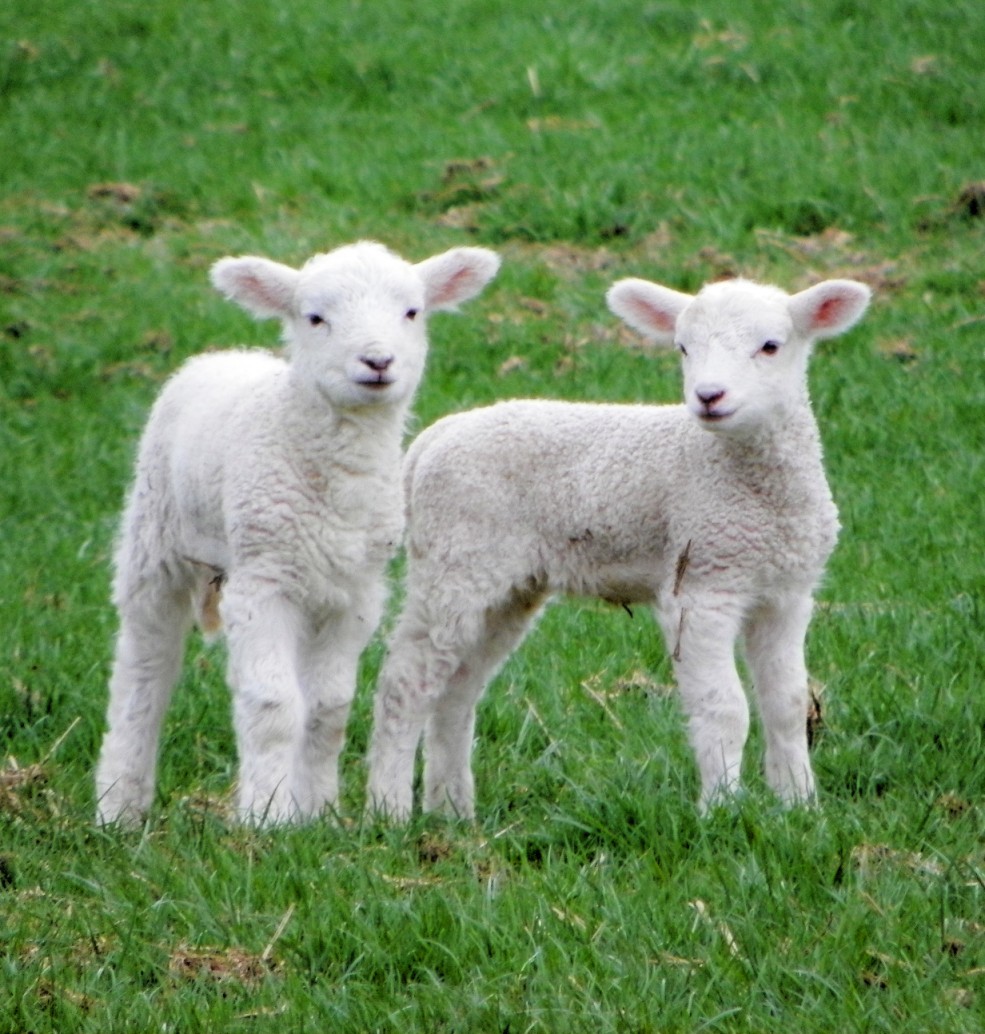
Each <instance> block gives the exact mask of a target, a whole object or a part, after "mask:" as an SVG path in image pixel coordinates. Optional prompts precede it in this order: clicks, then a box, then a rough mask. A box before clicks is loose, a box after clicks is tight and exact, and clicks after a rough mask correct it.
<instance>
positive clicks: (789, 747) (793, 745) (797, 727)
mask: <svg viewBox="0 0 985 1034" xmlns="http://www.w3.org/2000/svg"><path fill="white" fill-rule="evenodd" d="M812 609H813V603H812V600H811V598H810V597H809V596H798V597H794V598H791V599H785V600H783V601H781V602H779V603H777V604H774V605H771V606H768V607H761V608H760V609H759V610H757V611H756V612H755V613H754V614H753V615H752V617H751V618H750V619H749V621H748V623H747V628H746V636H745V639H746V658H747V660H748V662H749V668H750V670H751V672H752V677H753V685H754V687H755V690H756V697H757V699H758V701H759V710H760V714H761V715H762V719H763V729H764V732H765V734H766V763H765V769H766V781H767V782H768V783H769V785H770V786H771V787H772V789H773V790H775V791H776V793H777V794H778V795H779V796H780V797H781V799H782V800H784V801H785V802H787V803H793V802H796V801H804V800H810V799H811V798H812V797H813V796H814V774H813V772H812V771H811V762H810V757H809V756H808V751H807V695H808V687H807V666H806V664H805V663H804V638H805V636H806V634H807V626H808V624H809V623H810V619H811V611H812Z"/></svg>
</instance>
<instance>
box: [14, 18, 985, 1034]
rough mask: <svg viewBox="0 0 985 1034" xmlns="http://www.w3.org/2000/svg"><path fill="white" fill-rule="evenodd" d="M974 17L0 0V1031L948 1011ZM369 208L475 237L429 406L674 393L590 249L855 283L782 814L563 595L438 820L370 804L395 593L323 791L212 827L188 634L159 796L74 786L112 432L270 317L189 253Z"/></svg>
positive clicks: (328, 241)
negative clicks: (333, 793)
mask: <svg viewBox="0 0 985 1034" xmlns="http://www.w3.org/2000/svg"><path fill="white" fill-rule="evenodd" d="M983 39H985V8H983V7H982V5H981V4H980V3H978V2H972V0H955V2H954V3H952V4H950V5H949V6H946V7H943V6H942V5H940V4H939V3H935V2H931V0H897V2H896V3H872V4H852V3H847V2H845V0H817V2H814V3H806V2H790V3H786V4H776V3H766V2H764V0H749V2H748V3H744V4H735V3H727V2H725V0H708V3H706V4H705V5H703V6H696V5H693V4H688V3H684V2H683V0H666V2H648V0H584V2H582V3H580V4H571V3H561V2H559V0H544V2H541V3H536V2H534V3H531V4H527V5H517V4H516V3H514V2H512V0H511V2H507V0H484V2H482V3H479V2H476V0H461V2H459V3H456V4H440V3H438V2H436V0H419V2H418V3H416V4H410V3H400V2H398V0H374V2H368V0H322V2H319V3H315V2H312V0H294V2H293V3H284V4H280V5H277V4H270V3H261V2H259V0H228V2H226V3H223V4H204V3H178V2H177V0H159V2H158V3H156V4H153V5H144V4H137V3H134V2H132V0H102V2H100V3H98V4H97V3H95V2H93V0H82V2H79V0H75V2H73V3H69V2H68V0H46V3H45V4H44V5H43V7H42V6H40V5H38V4H30V3H28V2H27V0H8V2H7V3H6V4H4V5H3V7H2V9H0V521H2V525H0V528H2V532H0V628H2V629H3V640H2V642H3V647H2V650H0V1034H8V1032H10V1034H13V1032H27V1031H31V1032H41V1031H57V1032H59V1034H66V1032H75V1031H92V1032H99V1034H104V1032H106V1031H113V1032H117V1031H134V1032H143V1031H152V1030H153V1031H198V1030H215V1031H258V1032H266V1031H277V1032H280V1031H304V1032H308V1031H310V1032H322V1031H338V1032H349V1031H352V1032H359V1031H391V1030H392V1031H400V1032H401V1034H410V1032H416V1031H421V1032H425V1031H427V1032H472V1031H475V1032H482V1034H488V1032H497V1034H498V1032H503V1034H505V1032H510V1034H518V1032H527V1031H530V1032H553V1031H558V1032H581V1031H590V1032H592V1034H606V1032H678V1031H680V1032H685V1031H687V1032H698V1031H712V1032H732V1031H750V1032H773V1031H781V1030H782V1031H798V1032H801V1034H815V1032H816V1034H822V1032H823V1034H830V1032H841V1031H853V1032H854V1031H866V1032H869V1031H873V1032H875V1031H886V1032H893V1034H901V1032H917V1031H935V1032H936V1031H939V1032H966V1034H973V1032H981V1031H983V1030H985V763H983V740H985V686H983V681H985V555H983V552H985V551H983V539H985V534H983V529H985V503H983V489H985V267H983V256H985V146H983V141H985V90H983V88H982V59H981V45H982V40H983ZM364 236H366V237H374V238H377V239H381V240H383V241H385V242H386V243H388V244H390V245H391V246H393V247H394V248H396V249H397V250H399V251H401V252H402V253H404V254H406V255H407V256H408V257H410V258H423V257H425V256H426V255H428V254H431V253H432V252H434V251H437V250H440V249H442V248H445V247H451V246H453V245H455V244H460V243H469V242H477V243H480V244H483V245H486V246H489V247H493V248H496V249H497V250H499V251H500V252H501V253H502V255H503V257H504V267H503V271H502V272H501V274H500V276H499V277H498V278H497V280H496V281H495V282H494V283H493V284H492V286H491V287H490V289H489V290H488V291H487V292H486V293H485V294H484V295H483V296H482V297H481V298H480V299H478V300H477V301H476V302H475V303H472V304H470V305H469V306H468V307H467V310H466V311H465V312H464V313H463V314H462V315H461V316H458V317H436V318H435V320H434V321H433V323H432V327H431V339H432V354H431V359H430V362H429V368H428V372H427V375H426V378H425V383H424V385H423V387H422V389H421V392H420V395H419V398H418V403H417V406H416V413H417V423H418V425H419V426H426V425H427V424H429V423H431V422H432V421H433V420H435V419H436V418H437V417H439V416H440V415H442V414H444V413H447V412H451V411H454V410H457V409H464V408H468V407H470V406H473V405H476V404H480V403H483V402H487V401H489V400H492V399H495V398H500V397H509V396H523V395H533V396H556V397H564V398H579V399H581V398H584V399H605V400H621V401H651V400H652V401H657V402H662V401H675V400H676V399H677V397H678V394H679V382H678V372H677V361H676V359H675V358H674V357H673V356H671V355H665V354H662V353H655V352H653V351H651V350H648V349H646V348H643V347H641V345H640V342H639V341H637V340H635V339H633V338H632V336H631V335H629V334H628V333H625V332H623V331H622V330H620V328H619V326H618V325H617V321H616V320H615V318H614V317H612V316H611V315H610V314H608V312H607V311H606V309H605V306H604V302H603V294H604V291H605V289H606V287H607V286H608V285H609V284H610V283H611V282H612V281H613V280H615V279H617V278H618V277H621V276H626V275H635V276H644V277H648V278H651V279H656V280H661V281H663V282H666V283H668V284H670V285H671V286H675V287H678V288H680V289H685V290H692V289H696V288H697V287H698V286H699V285H700V284H701V283H702V282H703V281H705V280H707V279H709V278H712V277H717V276H721V275H723V274H728V273H741V274H743V275H747V276H752V277H755V278H760V279H766V280H771V281H774V282H777V283H779V284H781V285H782V286H784V287H786V288H787V289H791V290H792V289H795V288H799V287H803V286H806V285H808V284H809V283H811V282H814V281H816V280H818V279H821V278H823V277H826V276H852V277H857V278H860V279H863V280H865V281H867V282H868V283H870V284H871V285H872V286H873V288H874V289H875V291H876V299H875V302H874V304H873V307H872V309H871V310H870V312H869V314H868V316H867V317H866V319H865V321H864V322H863V323H862V324H861V325H860V327H859V328H857V329H856V330H854V331H853V332H852V333H851V334H850V335H849V336H847V337H845V338H843V339H839V340H836V341H833V342H831V343H829V344H825V345H823V346H822V347H821V348H820V349H819V351H818V354H817V355H816V357H815V359H814V364H813V368H812V390H813V394H814V398H815V403H816V408H817V411H818V416H819V419H820V422H821V425H822V431H823V436H824V440H825V446H826V454H827V459H828V467H829V474H830V479H831V482H832V486H833V490H834V493H835V496H836V498H837V500H838V502H839V505H840V508H841V512H842V522H843V524H844V532H843V536H842V540H841V542H840V544H839V547H838V550H837V552H836V554H835V556H834V558H833V561H832V563H831V565H830V569H829V577H828V579H827V581H826V583H825V585H824V588H823V590H822V592H821V594H820V598H819V605H818V610H817V615H816V618H815V622H814V625H813V627H812V632H811V638H810V643H809V660H810V665H811V668H812V673H813V675H814V677H815V678H816V679H817V681H818V686H819V689H823V698H822V699H823V705H822V706H823V725H822V727H821V729H820V732H819V735H818V736H817V738H816V741H815V746H814V762H815V766H816V772H817V776H818V781H819V785H820V788H821V794H822V796H821V806H820V808H819V809H817V810H815V811H809V812H808V811H803V810H795V811H793V812H789V813H785V812H783V811H781V810H779V809H778V808H777V806H776V804H775V802H774V801H773V800H772V799H771V798H770V797H769V795H768V794H767V793H766V791H765V789H764V787H763V783H762V781H761V779H760V777H759V774H758V757H759V738H758V732H756V731H754V733H753V738H752V742H751V744H750V751H749V755H748V757H749V765H748V773H747V784H748V787H749V790H748V793H747V794H746V795H745V796H744V797H743V799H742V800H741V801H740V802H738V803H737V804H736V805H735V806H734V808H729V809H726V810H723V811H721V812H717V813H715V814H713V815H711V816H710V817H709V818H707V819H705V820H700V819H699V818H698V816H697V814H696V811H695V807H694V800H695V798H696V792H697V786H696V779H695V773H694V769H693V765H692V760H691V757H690V753H689V750H688V747H687V744H686V741H685V738H684V733H683V727H682V722H681V719H680V716H679V713H678V710H677V705H676V702H675V699H674V696H673V693H672V692H671V691H670V689H669V687H668V683H669V682H670V677H671V676H670V667H669V664H668V661H667V658H666V655H665V653H664V650H663V647H662V645H661V643H660V641H659V637H658V634H657V632H656V630H655V627H654V625H653V623H652V622H651V621H650V619H649V617H648V615H646V614H645V613H642V612H636V613H635V615H634V616H633V617H632V618H630V617H629V616H628V615H627V614H626V613H625V612H623V611H621V610H613V609H610V608H606V607H604V606H602V605H601V604H596V603H585V602H581V603H576V602H562V603H559V604H558V605H557V606H556V607H555V608H554V609H552V610H551V611H550V612H549V613H548V614H547V616H546V617H545V618H544V620H543V621H542V623H541V625H540V626H539V629H538V631H537V633H536V635H535V636H534V637H531V639H530V640H528V642H527V644H526V645H525V647H524V648H522V649H521V650H520V651H519V652H518V653H517V654H516V655H515V656H514V657H513V659H512V660H511V661H510V662H509V664H508V665H507V667H506V668H505V670H504V671H503V673H502V674H501V675H500V677H499V678H498V679H497V681H496V682H495V684H494V685H493V687H492V688H491V690H490V693H489V695H488V697H487V699H486V700H485V701H484V703H483V705H482V708H481V711H480V724H479V733H478V741H477V746H476V756H475V762H476V774H477V784H478V802H477V805H478V814H479V818H478V820H477V822H476V823H475V824H472V825H467V824H460V823H454V822H447V821H436V820H429V819H418V820H416V821H415V822H413V823H412V824H411V825H410V826H409V827H407V828H406V829H391V828H386V827H384V826H379V825H370V824H366V823H364V821H363V820H362V818H361V812H362V804H363V784H364V778H365V772H364V764H363V755H364V751H365V746H366V741H367V736H368V727H369V717H370V713H371V703H372V700H371V694H372V687H373V683H374V680H375V675H376V671H377V669H378V666H379V661H380V657H381V654H382V650H383V642H384V637H385V629H384V630H382V631H381V634H380V636H379V637H378V638H377V640H376V641H375V642H374V644H373V646H372V647H371V649H370V650H369V651H368V653H367V656H366V658H365V664H364V666H363V672H362V677H361V681H360V689H359V695H358V697H357V701H356V706H355V708H354V711H353V718H352V722H351V729H350V742H349V746H348V748H347V751H346V754H345V756H344V759H343V760H344V771H343V775H344V786H345V789H344V796H343V802H342V810H341V815H340V816H339V821H334V820H329V819H326V820H325V821H323V822H317V823H313V824H311V825H308V826H305V827H302V828H294V829H287V830H277V831H260V832H257V831H251V830H245V829H242V828H239V827H237V826H236V825H234V824H231V823H230V822H229V821H228V805H229V799H230V796H229V795H230V785H231V781H232V778H233V774H234V771H235V755H234V745H233V740H232V732H231V723H230V719H229V699H228V692H227V690H226V688H225V684H224V678H223V657H222V652H221V648H208V649H207V648H206V647H204V646H203V645H202V644H201V643H200V642H199V641H198V640H194V641H192V642H191V643H190V646H189V652H188V658H187V663H186V666H185V674H184V677H183V680H182V683H181V685H180V686H179V688H178V690H177V692H176V695H175V700H174V704H173V706H172V709H171V712H170V713H169V718H168V723H167V729H166V737H165V744H164V752H163V757H162V765H161V772H160V786H159V796H158V805H157V807H156V808H155V812H154V814H153V816H152V819H151V820H150V822H149V823H148V824H147V826H146V828H145V829H144V830H143V831H142V832H139V833H123V832H119V831H116V830H108V831H107V830H100V829H97V828H94V826H93V825H92V813H93V807H94V802H93V791H92V769H93V765H94V761H95V756H96V752H97V750H98V746H99V742H100V738H101V735H102V729H103V714H104V708H105V702H106V690H105V685H106V680H107V675H108V665H109V659H110V656H111V649H112V637H113V633H114V627H115V617H114V614H113V611H112V608H111V606H110V604H109V566H108V558H109V552H110V548H111V543H112V538H113V534H114V528H115V525H116V521H117V515H118V512H119V508H120V504H121V501H122V496H123V492H124V489H125V487H126V484H127V481H128V478H129V471H130V464H131V461H132V456H133V450H134V446H135V442H136V437H137V435H138V434H139V431H140V428H141V426H142V422H143V420H144V418H145V416H146V413H147V410H148V408H149V405H150V403H151V400H152V399H153V397H154V394H155V392H156V391H157V390H158V388H159V386H160V384H161V382H162V380H163V379H164V377H165V376H166V375H167V374H168V373H169V372H170V371H171V370H173V369H175V368H176V367H177V366H178V365H179V364H180V362H181V361H182V360H183V359H184V358H185V357H186V356H188V355H191V354H193V353H195V352H197V351H199V350H201V349H203V348H205V347H208V346H214V345H217V344H236V343H248V344H249V343H255V344H264V345H270V344H273V343H274V338H275V334H276V328H274V327H272V326H270V325H261V324H254V323H251V322H250V321H249V320H248V319H247V318H246V317H245V316H244V315H243V314H242V313H240V312H238V311H237V310H235V309H234V308H233V307H232V306H230V305H228V304H226V303H224V302H223V301H222V300H221V299H220V298H219V297H218V295H216V294H215V293H214V292H212V291H211V289H210V288H209V286H208V282H207V277H206V273H207V269H208V267H209V265H210V264H211V263H212V262H213V261H214V260H215V259H217V258H219V257H221V256H223V255H225V254H236V253H242V252H254V253H262V254H268V255H270V256H271V257H273V258H276V259H279V260H281V261H286V262H299V261H301V260H303V259H304V258H306V257H307V256H308V255H309V254H311V253H312V252H314V251H318V250H324V249H327V248H329V247H332V246H334V245H336V244H339V243H342V242H344V241H347V240H352V239H355V238H358V237H364ZM644 459H645V458H644ZM395 582H396V585H397V586H398V587H399V566H398V567H397V568H396V569H395ZM398 597H399V588H397V591H396V592H395V601H396V599H397V598H398Z"/></svg>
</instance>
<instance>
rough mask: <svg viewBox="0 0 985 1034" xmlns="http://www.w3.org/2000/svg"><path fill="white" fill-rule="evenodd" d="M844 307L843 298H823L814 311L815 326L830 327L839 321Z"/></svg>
mask: <svg viewBox="0 0 985 1034" xmlns="http://www.w3.org/2000/svg"><path fill="white" fill-rule="evenodd" d="M844 308H845V300H844V299H843V298H839V297H834V298H825V299H824V301H823V302H821V304H820V305H819V306H818V307H817V309H816V311H815V313H814V326H815V327H831V326H834V325H835V324H837V323H840V322H841V313H842V311H843V309H844Z"/></svg>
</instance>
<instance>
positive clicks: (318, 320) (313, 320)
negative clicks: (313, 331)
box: [308, 312, 325, 327]
mask: <svg viewBox="0 0 985 1034" xmlns="http://www.w3.org/2000/svg"><path fill="white" fill-rule="evenodd" d="M308 322H309V323H310V324H311V325H312V326H313V327H320V326H321V325H322V324H323V323H324V322H325V320H324V319H322V317H321V316H319V315H318V313H317V312H313V313H312V314H311V315H310V316H309V317H308Z"/></svg>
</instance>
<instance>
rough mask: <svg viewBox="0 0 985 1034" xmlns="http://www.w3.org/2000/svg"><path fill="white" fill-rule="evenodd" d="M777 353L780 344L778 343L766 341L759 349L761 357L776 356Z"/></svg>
mask: <svg viewBox="0 0 985 1034" xmlns="http://www.w3.org/2000/svg"><path fill="white" fill-rule="evenodd" d="M779 351H780V342H779V341H767V342H765V344H764V345H763V347H762V348H761V349H760V352H762V353H763V355H776V353H777V352H779Z"/></svg>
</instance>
